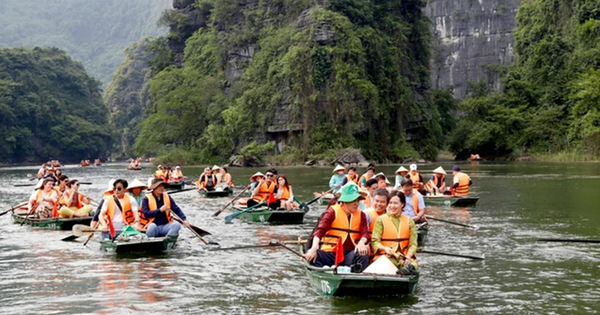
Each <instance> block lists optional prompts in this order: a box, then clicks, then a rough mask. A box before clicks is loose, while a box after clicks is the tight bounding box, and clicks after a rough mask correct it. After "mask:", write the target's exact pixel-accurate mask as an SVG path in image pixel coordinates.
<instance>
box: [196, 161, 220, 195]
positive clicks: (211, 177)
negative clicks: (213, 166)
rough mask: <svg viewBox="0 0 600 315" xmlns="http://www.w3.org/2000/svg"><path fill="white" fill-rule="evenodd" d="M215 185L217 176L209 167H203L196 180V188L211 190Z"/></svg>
mask: <svg viewBox="0 0 600 315" xmlns="http://www.w3.org/2000/svg"><path fill="white" fill-rule="evenodd" d="M216 185H217V177H216V176H215V174H213V172H212V171H211V170H210V167H207V168H205V169H204V173H202V175H200V178H198V181H197V182H196V189H199V190H206V191H213V190H215V186H216Z"/></svg>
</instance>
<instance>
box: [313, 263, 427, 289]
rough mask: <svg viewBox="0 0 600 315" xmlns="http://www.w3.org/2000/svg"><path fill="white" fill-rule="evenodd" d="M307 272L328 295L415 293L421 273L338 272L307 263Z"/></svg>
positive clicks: (315, 283) (317, 287) (315, 286)
mask: <svg viewBox="0 0 600 315" xmlns="http://www.w3.org/2000/svg"><path fill="white" fill-rule="evenodd" d="M305 268H306V274H307V275H308V279H309V280H310V283H311V284H312V286H313V287H314V288H315V290H316V291H317V293H319V294H321V295H326V296H352V295H359V296H399V295H409V294H413V293H415V290H416V288H417V283H418V282H419V274H418V273H417V274H413V275H381V274H369V273H343V274H342V273H339V274H338V273H336V271H335V270H334V269H333V268H319V267H314V266H311V265H308V264H306V263H305Z"/></svg>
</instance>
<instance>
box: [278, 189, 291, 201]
mask: <svg viewBox="0 0 600 315" xmlns="http://www.w3.org/2000/svg"><path fill="white" fill-rule="evenodd" d="M278 189H280V190H281V197H280V198H279V199H280V200H288V199H290V190H289V189H288V188H287V187H286V186H283V187H280V188H278Z"/></svg>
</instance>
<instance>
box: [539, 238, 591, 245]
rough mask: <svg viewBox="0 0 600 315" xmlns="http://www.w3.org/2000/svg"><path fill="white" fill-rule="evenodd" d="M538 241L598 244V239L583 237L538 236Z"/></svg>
mask: <svg viewBox="0 0 600 315" xmlns="http://www.w3.org/2000/svg"><path fill="white" fill-rule="evenodd" d="M537 241H538V242H560V243H592V244H598V243H600V240H583V239H572V238H570V239H569V238H566V239H565V238H540V239H539V240H537Z"/></svg>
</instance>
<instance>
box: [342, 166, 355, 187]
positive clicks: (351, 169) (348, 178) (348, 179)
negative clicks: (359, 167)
mask: <svg viewBox="0 0 600 315" xmlns="http://www.w3.org/2000/svg"><path fill="white" fill-rule="evenodd" d="M350 182H353V183H355V184H356V185H358V174H356V167H354V166H351V167H349V168H348V174H347V175H346V176H345V177H344V179H343V180H342V186H344V185H346V184H348V183H350Z"/></svg>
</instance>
